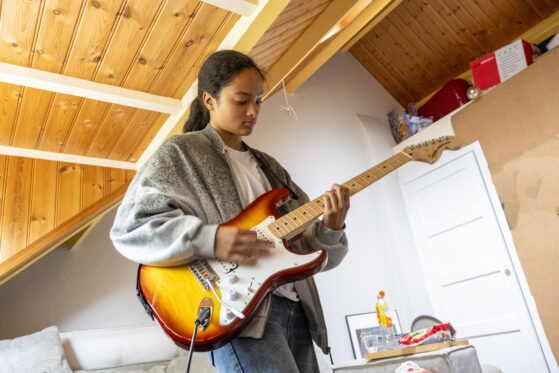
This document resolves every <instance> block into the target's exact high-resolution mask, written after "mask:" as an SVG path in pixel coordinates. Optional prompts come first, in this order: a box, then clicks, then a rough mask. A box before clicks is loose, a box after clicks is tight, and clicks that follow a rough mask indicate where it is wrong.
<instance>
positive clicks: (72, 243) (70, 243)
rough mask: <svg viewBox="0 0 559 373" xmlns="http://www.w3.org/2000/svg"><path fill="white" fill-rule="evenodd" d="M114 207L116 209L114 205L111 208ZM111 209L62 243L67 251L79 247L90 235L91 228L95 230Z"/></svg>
mask: <svg viewBox="0 0 559 373" xmlns="http://www.w3.org/2000/svg"><path fill="white" fill-rule="evenodd" d="M114 207H116V205H115V206H113V207H112V208H114ZM112 208H110V209H108V210H107V211H105V212H103V213H102V214H101V215H99V216H98V217H96V218H95V219H93V221H92V222H91V223H89V225H87V226H86V227H85V228H83V229H81V230H79V231H77V232H75V233H74V234H73V235H72V236H71V237H70V238H68V239H67V240H66V241H64V242H62V243H63V244H66V246H67V247H68V249H73V248H74V247H76V246H79V245H80V244H81V243H82V242H83V240H84V239H85V238H86V237H87V236H88V235H89V234H90V233H91V231H92V230H93V228H95V226H96V225H97V224H99V222H100V221H101V219H103V217H104V216H105V215H106V214H107V212H109V211H110V210H112Z"/></svg>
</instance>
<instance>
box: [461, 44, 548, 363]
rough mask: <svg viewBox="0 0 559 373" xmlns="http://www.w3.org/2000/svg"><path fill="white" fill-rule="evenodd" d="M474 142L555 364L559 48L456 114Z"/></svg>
mask: <svg viewBox="0 0 559 373" xmlns="http://www.w3.org/2000/svg"><path fill="white" fill-rule="evenodd" d="M451 121H452V127H453V129H454V132H455V133H456V135H457V136H459V137H461V138H462V139H463V140H464V142H465V144H469V143H471V142H473V141H476V140H478V141H479V142H480V144H481V147H482V149H483V152H484V154H485V156H486V158H487V161H488V164H489V169H490V171H491V175H492V178H493V183H494V184H495V187H496V188H497V192H498V194H499V198H500V199H501V202H502V203H504V206H505V215H506V217H507V220H508V223H509V225H510V228H511V232H512V236H513V240H514V243H515V246H516V249H517V252H518V256H519V258H520V261H521V263H522V267H523V269H524V273H525V275H526V277H527V280H528V285H529V287H530V291H531V292H532V295H533V296H534V298H535V301H536V305H537V308H538V312H539V315H540V318H541V321H542V323H543V326H544V330H545V333H546V335H547V338H548V340H549V343H550V345H551V349H552V351H553V354H554V355H555V359H557V360H559V327H558V326H559V311H557V310H558V309H559V296H558V291H557V285H556V284H558V283H559V47H558V48H555V49H553V50H551V51H549V52H547V53H546V54H544V55H542V56H541V57H540V58H538V59H537V60H536V61H535V62H534V63H533V64H532V65H531V66H529V67H528V68H527V69H525V70H524V71H522V72H520V73H519V74H517V75H515V76H514V77H512V78H511V79H509V80H507V81H506V82H503V83H501V84H500V85H499V86H497V87H495V88H493V89H492V90H490V91H489V92H487V93H486V94H484V95H483V96H481V97H480V98H479V99H478V100H476V101H475V102H472V103H471V104H470V105H469V106H467V107H466V108H464V109H463V110H461V111H459V112H458V113H457V114H455V115H454V116H453V117H452V118H451Z"/></svg>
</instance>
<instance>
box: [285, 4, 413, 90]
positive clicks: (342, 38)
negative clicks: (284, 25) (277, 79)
mask: <svg viewBox="0 0 559 373" xmlns="http://www.w3.org/2000/svg"><path fill="white" fill-rule="evenodd" d="M401 2H402V0H379V1H373V3H372V4H370V5H368V6H367V8H365V9H364V10H363V11H362V12H361V13H360V14H359V15H358V16H357V17H356V18H355V20H354V21H353V22H351V23H350V24H349V25H347V26H346V27H345V28H344V29H342V30H341V31H339V32H338V33H337V34H335V35H334V36H332V40H330V41H328V40H324V41H323V42H325V43H326V42H327V43H328V44H327V45H326V46H325V47H324V48H322V49H321V50H320V51H319V52H318V53H317V54H316V55H314V56H312V57H311V58H310V60H309V61H308V62H306V63H304V67H303V68H302V69H301V70H299V71H297V72H296V73H295V74H294V75H293V76H290V77H289V79H288V83H287V85H286V89H287V91H288V92H294V91H295V90H296V89H297V88H299V87H300V86H301V84H303V83H304V82H305V81H306V80H307V79H308V78H309V77H310V76H311V75H312V74H313V73H314V72H315V71H316V70H318V69H319V68H320V67H321V66H322V65H323V64H324V63H325V62H326V61H328V60H329V59H330V57H332V56H333V55H334V54H335V53H336V52H337V51H338V50H340V48H342V47H343V46H344V45H345V44H346V43H347V42H348V41H349V40H351V38H353V37H354V36H355V35H356V34H357V33H359V32H360V31H361V30H363V28H365V27H374V26H375V25H377V24H378V23H379V22H380V21H381V20H382V19H384V17H386V16H387V15H388V14H389V13H390V12H392V10H394V8H396V7H397V6H398V5H400V3H401Z"/></svg>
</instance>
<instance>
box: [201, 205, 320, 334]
mask: <svg viewBox="0 0 559 373" xmlns="http://www.w3.org/2000/svg"><path fill="white" fill-rule="evenodd" d="M274 221H275V218H274V217H273V216H269V217H268V218H267V219H265V220H263V221H262V222H261V223H260V224H259V225H257V226H256V227H254V228H252V230H253V231H256V233H257V235H258V238H260V239H265V240H269V241H272V242H273V243H274V248H273V249H272V251H271V255H270V256H267V257H265V258H260V259H259V260H258V263H257V264H256V265H254V266H243V265H238V264H237V263H232V262H225V261H222V260H216V259H213V260H208V263H209V264H210V265H211V267H212V269H213V270H214V271H215V273H216V274H217V275H218V276H219V280H218V281H216V283H215V284H216V285H217V287H218V288H219V290H220V291H221V295H222V298H223V300H224V301H225V303H227V304H228V305H230V306H231V307H233V308H235V309H236V310H237V311H240V312H243V313H244V309H245V308H246V306H247V305H248V304H249V303H250V301H251V300H252V298H253V297H254V295H255V294H256V293H257V292H258V290H259V289H260V287H261V286H262V284H263V283H264V282H265V281H266V280H267V279H268V278H270V277H271V276H273V275H274V274H275V273H277V272H280V271H284V270H286V269H291V268H296V267H300V266H302V265H306V264H308V263H310V262H312V261H314V260H316V258H317V257H319V256H320V255H321V253H322V250H318V251H315V252H313V253H310V254H303V255H300V254H293V253H291V252H290V251H288V250H286V249H285V247H284V246H283V243H282V240H281V239H278V238H277V237H275V236H274V235H273V234H272V233H271V232H270V231H269V229H268V224H270V223H272V222H274ZM231 276H234V277H231ZM231 280H233V281H231ZM231 282H232V283H231ZM231 295H233V296H231ZM234 297H236V299H233V298H234ZM221 310H222V312H220V315H219V323H220V324H221V325H223V326H225V325H229V324H230V323H232V322H233V321H234V320H235V318H236V316H235V315H234V314H232V313H231V312H227V311H228V310H227V309H226V307H221Z"/></svg>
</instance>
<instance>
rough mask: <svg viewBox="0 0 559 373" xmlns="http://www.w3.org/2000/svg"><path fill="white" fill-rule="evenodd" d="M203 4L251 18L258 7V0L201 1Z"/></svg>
mask: <svg viewBox="0 0 559 373" xmlns="http://www.w3.org/2000/svg"><path fill="white" fill-rule="evenodd" d="M201 1H202V2H203V3H208V4H212V5H214V6H216V7H218V8H221V9H225V10H228V11H230V12H233V13H235V14H240V15H242V16H245V17H250V15H251V14H252V12H254V11H255V10H256V8H257V7H258V2H257V1H256V0H201Z"/></svg>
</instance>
